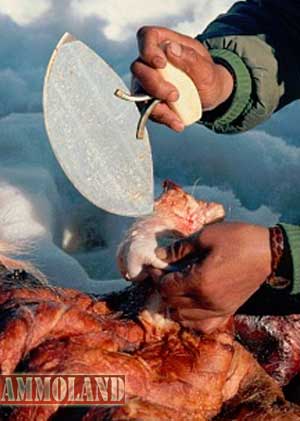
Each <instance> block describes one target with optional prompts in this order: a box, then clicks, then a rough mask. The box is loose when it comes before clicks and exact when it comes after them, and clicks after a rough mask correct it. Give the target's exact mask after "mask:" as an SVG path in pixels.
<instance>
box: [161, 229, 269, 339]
mask: <svg viewBox="0 0 300 421" xmlns="http://www.w3.org/2000/svg"><path fill="white" fill-rule="evenodd" d="M157 255H158V257H159V258H160V259H162V260H164V261H165V262H167V263H169V264H170V263H172V264H173V263H176V262H178V261H180V260H181V259H183V258H188V256H193V257H194V258H196V259H197V261H196V263H194V264H192V265H191V266H190V267H188V268H187V269H186V270H184V271H183V272H174V273H170V274H167V275H166V276H164V277H163V278H162V279H161V281H160V293H161V294H162V296H163V297H164V299H165V301H166V303H167V305H168V306H169V307H170V308H171V309H173V312H172V317H174V318H176V319H177V320H178V321H180V322H181V324H182V325H184V326H186V327H192V328H195V329H198V330H201V331H204V332H209V331H211V330H214V329H216V328H217V327H219V326H221V325H222V324H223V323H224V322H226V321H227V319H228V317H229V316H230V315H232V314H234V313H235V312H236V310H237V309H238V308H239V307H240V306H241V305H242V304H244V303H245V302H246V301H247V300H248V298H249V297H250V296H251V295H252V294H253V293H254V292H255V291H256V290H257V289H258V288H259V287H260V285H261V284H262V283H263V282H264V281H265V279H266V278H267V277H268V275H270V273H271V250H270V241H269V232H268V229H267V228H265V227H262V226H258V225H250V224H243V223H224V222H223V223H218V224H214V225H211V226H209V227H206V228H204V230H203V231H201V232H198V233H196V234H194V235H192V236H190V237H188V238H185V239H182V240H179V241H176V242H175V243H173V244H172V245H171V246H169V247H167V248H162V249H160V250H158V251H157Z"/></svg>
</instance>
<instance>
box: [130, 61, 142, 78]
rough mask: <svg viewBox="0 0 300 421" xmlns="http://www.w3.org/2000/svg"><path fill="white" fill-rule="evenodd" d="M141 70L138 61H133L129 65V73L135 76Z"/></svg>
mask: <svg viewBox="0 0 300 421" xmlns="http://www.w3.org/2000/svg"><path fill="white" fill-rule="evenodd" d="M140 68H141V65H140V62H139V61H138V60H135V61H134V62H132V63H131V65H130V71H131V73H133V74H134V75H136V74H137V73H139V71H140Z"/></svg>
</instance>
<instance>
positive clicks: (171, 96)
mask: <svg viewBox="0 0 300 421" xmlns="http://www.w3.org/2000/svg"><path fill="white" fill-rule="evenodd" d="M178 97H179V95H178V92H177V91H172V92H170V93H169V95H168V101H170V102H174V101H177V99H178Z"/></svg>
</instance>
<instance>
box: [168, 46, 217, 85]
mask: <svg viewBox="0 0 300 421" xmlns="http://www.w3.org/2000/svg"><path fill="white" fill-rule="evenodd" d="M165 52H166V56H167V58H168V60H169V61H170V62H171V63H172V64H174V66H176V67H177V68H178V69H181V70H182V71H183V72H184V73H186V74H187V75H188V76H189V77H190V78H191V79H192V80H193V82H194V84H195V85H196V87H197V89H198V90H200V91H201V88H206V87H207V85H209V84H210V83H211V81H212V79H213V76H214V62H213V60H212V58H211V57H210V56H203V55H201V54H200V53H199V52H198V51H196V50H195V49H194V48H191V47H187V46H185V45H182V44H179V43H177V42H170V43H168V44H167V45H166V46H165ZM200 69H201V71H200Z"/></svg>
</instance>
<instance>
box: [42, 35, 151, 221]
mask: <svg viewBox="0 0 300 421" xmlns="http://www.w3.org/2000/svg"><path fill="white" fill-rule="evenodd" d="M117 88H123V89H124V90H128V89H127V88H126V86H125V84H124V83H123V81H122V80H121V79H120V78H119V76H118V75H117V74H116V73H115V72H114V71H113V69H112V68H111V67H110V66H109V65H108V64H107V63H106V62H105V61H104V60H102V59H101V58H100V57H99V56H98V55H97V54H96V53H95V52H93V51H92V50H91V49H90V48H88V47H87V46H86V45H85V44H84V43H82V42H80V41H78V40H76V39H75V38H74V37H73V36H72V35H70V34H65V35H64V36H63V37H62V39H61V40H60V42H59V43H58V45H57V47H56V49H55V51H54V53H53V55H52V57H51V59H50V62H49V65H48V69H47V73H46V76H45V82H44V94H43V103H44V116H45V125H46V130H47V133H48V136H49V140H50V143H51V145H52V148H53V150H54V153H55V155H56V157H57V159H58V161H59V163H60V165H61V166H62V168H63V170H64V172H65V173H66V175H67V177H68V178H69V179H70V180H71V182H72V183H73V184H74V186H75V187H76V188H77V189H78V190H79V191H80V193H81V194H82V195H83V196H85V197H86V198H87V199H88V200H90V201H91V202H92V203H94V204H95V205H97V206H98V207H100V208H102V209H105V210H106V211H108V212H111V213H116V214H119V215H126V216H139V215H145V214H148V213H150V212H151V211H152V209H153V166H152V156H151V148H150V143H149V137H148V133H145V136H144V139H142V140H140V139H139V140H138V139H136V127H137V122H138V120H139V117H140V114H139V112H138V109H137V107H136V105H135V104H132V103H129V102H126V101H122V100H120V99H119V98H117V97H116V96H115V95H114V92H115V90H116V89H117Z"/></svg>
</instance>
